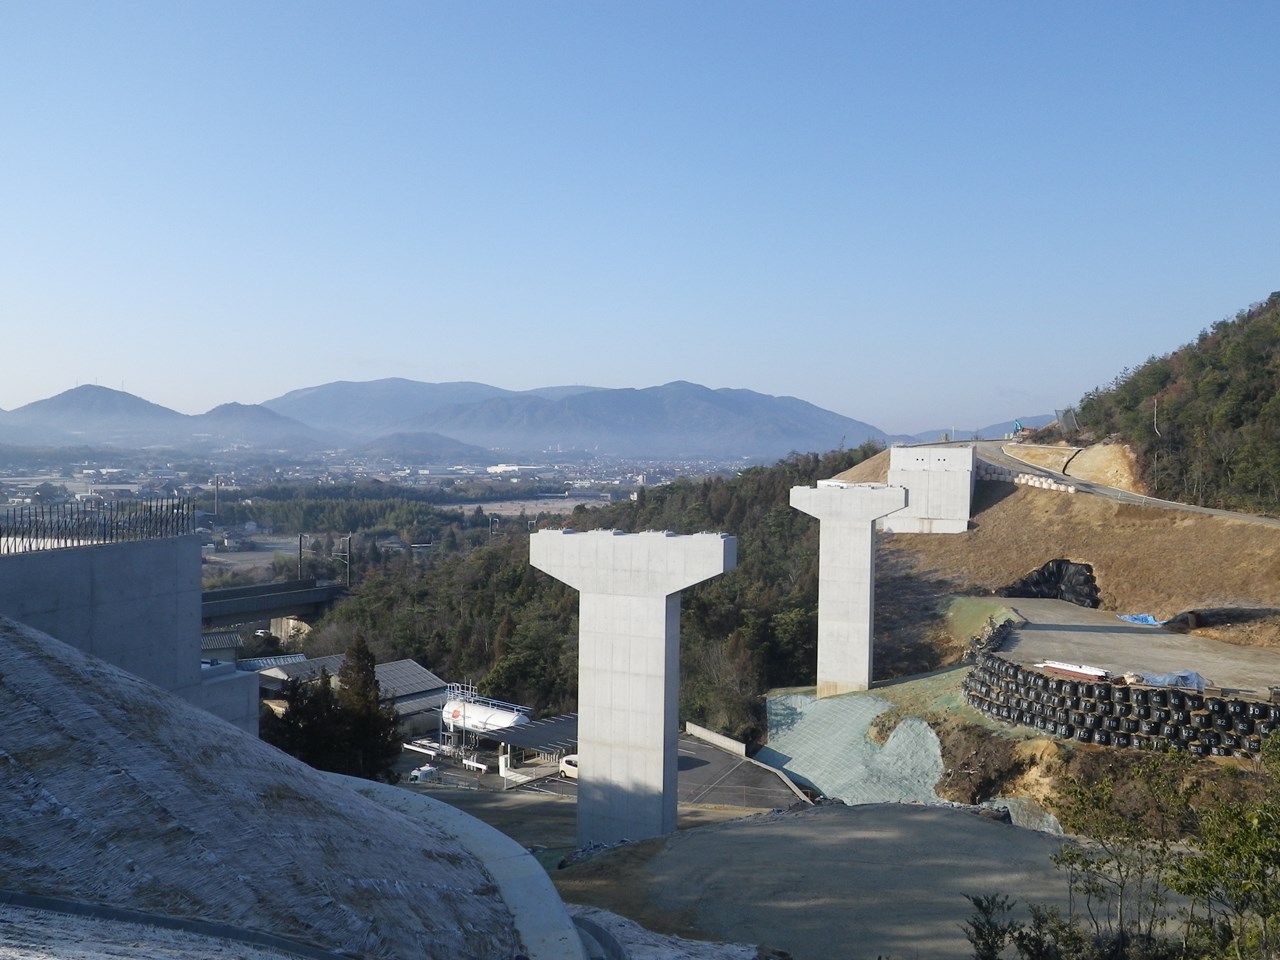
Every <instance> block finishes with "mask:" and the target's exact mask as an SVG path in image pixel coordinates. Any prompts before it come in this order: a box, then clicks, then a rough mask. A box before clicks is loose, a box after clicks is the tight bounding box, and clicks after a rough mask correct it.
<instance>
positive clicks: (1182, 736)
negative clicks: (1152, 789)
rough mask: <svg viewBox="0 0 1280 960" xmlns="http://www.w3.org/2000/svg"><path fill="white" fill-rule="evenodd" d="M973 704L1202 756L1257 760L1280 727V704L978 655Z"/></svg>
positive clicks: (1112, 740) (1096, 737)
mask: <svg viewBox="0 0 1280 960" xmlns="http://www.w3.org/2000/svg"><path fill="white" fill-rule="evenodd" d="M964 691H965V696H966V699H967V700H968V703H969V705H970V706H971V707H973V708H974V709H976V710H981V711H982V712H983V713H987V714H989V715H991V716H993V717H995V718H997V719H1000V720H1004V721H1006V722H1008V723H1014V724H1019V725H1020V726H1024V727H1033V728H1035V729H1037V730H1042V731H1044V732H1045V733H1047V734H1049V735H1051V736H1055V737H1059V738H1061V739H1064V740H1076V741H1078V742H1080V743H1092V744H1097V745H1099V746H1104V747H1121V748H1130V749H1137V750H1185V751H1187V752H1189V753H1191V754H1193V755H1195V756H1201V757H1204V756H1215V757H1241V758H1245V759H1250V758H1255V757H1257V756H1258V754H1259V753H1260V752H1261V750H1262V742H1263V740H1264V739H1265V738H1266V737H1267V736H1269V735H1270V734H1272V733H1274V732H1275V731H1276V730H1277V729H1280V704H1277V703H1269V702H1264V701H1260V700H1251V699H1245V698H1242V697H1229V696H1226V695H1216V694H1214V693H1213V691H1212V688H1210V689H1209V690H1206V692H1205V693H1203V694H1201V693H1196V692H1194V691H1189V690H1181V689H1175V688H1171V687H1146V686H1136V685H1127V684H1122V683H1115V682H1112V681H1108V680H1096V681H1087V680H1076V679H1072V678H1067V677H1062V676H1057V675H1054V674H1051V673H1048V672H1040V671H1037V670H1035V669H1032V668H1029V667H1024V666H1022V665H1020V664H1016V663H1013V662H1011V661H1009V660H1006V659H1004V658H1002V657H999V656H996V655H995V654H983V655H981V656H979V658H978V660H977V662H976V664H975V665H974V667H973V669H971V670H970V671H969V675H968V676H967V677H966V678H965V681H964Z"/></svg>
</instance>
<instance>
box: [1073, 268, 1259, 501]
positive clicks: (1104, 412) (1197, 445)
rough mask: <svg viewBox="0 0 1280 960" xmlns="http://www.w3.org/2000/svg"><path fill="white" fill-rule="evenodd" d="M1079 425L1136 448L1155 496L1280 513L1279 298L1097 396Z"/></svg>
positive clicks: (1087, 401) (1083, 407) (1087, 402)
mask: <svg viewBox="0 0 1280 960" xmlns="http://www.w3.org/2000/svg"><path fill="white" fill-rule="evenodd" d="M1078 419H1079V421H1080V427H1081V429H1082V430H1085V431H1088V432H1091V433H1094V434H1095V435H1098V436H1105V435H1116V436H1119V437H1120V438H1122V439H1123V440H1124V441H1125V442H1127V443H1128V444H1130V445H1131V447H1132V448H1133V450H1134V453H1135V454H1136V455H1137V457H1138V461H1139V464H1140V465H1141V470H1142V474H1143V480H1144V481H1145V482H1146V484H1147V487H1148V489H1149V490H1150V492H1151V493H1152V494H1153V495H1155V496H1158V497H1163V498H1166V499H1171V500H1179V501H1183V502H1187V503H1194V504H1201V505H1206V506H1219V505H1221V506H1224V507H1227V508H1230V509H1238V510H1246V511H1253V512H1260V513H1269V514H1274V513H1276V512H1278V511H1280V293H1273V294H1271V296H1270V297H1268V298H1267V300H1266V301H1265V302H1264V303H1258V304H1254V305H1253V306H1251V307H1249V308H1248V309H1246V310H1242V311H1240V312H1239V313H1238V314H1237V315H1236V316H1235V317H1234V318H1232V319H1229V320H1220V321H1218V322H1217V323H1215V324H1213V326H1211V327H1209V328H1208V329H1207V330H1204V331H1202V332H1201V334H1200V336H1199V338H1197V340H1196V341H1195V343H1191V344H1187V345H1186V346H1184V347H1181V348H1180V349H1178V350H1175V351H1174V352H1173V353H1170V354H1168V355H1166V356H1163V357H1151V358H1150V359H1149V360H1147V362H1146V363H1144V364H1142V366H1140V367H1138V368H1137V369H1135V370H1125V371H1123V372H1122V373H1121V374H1120V375H1119V376H1118V377H1116V379H1115V380H1114V381H1113V382H1112V383H1111V384H1110V386H1108V387H1105V388H1103V387H1099V388H1098V389H1095V390H1093V391H1091V392H1089V393H1088V394H1086V395H1085V397H1084V398H1083V399H1082V400H1081V401H1080V408H1079V412H1078Z"/></svg>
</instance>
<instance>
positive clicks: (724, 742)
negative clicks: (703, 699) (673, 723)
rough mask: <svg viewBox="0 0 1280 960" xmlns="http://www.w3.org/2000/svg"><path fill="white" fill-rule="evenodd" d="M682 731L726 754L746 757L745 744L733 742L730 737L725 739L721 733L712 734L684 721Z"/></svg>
mask: <svg viewBox="0 0 1280 960" xmlns="http://www.w3.org/2000/svg"><path fill="white" fill-rule="evenodd" d="M684 731H685V733H687V734H689V736H691V737H697V738H698V739H699V740H703V741H705V742H707V743H709V744H711V745H712V746H714V747H719V748H720V749H721V750H724V751H725V752H726V753H732V754H734V755H736V756H739V757H745V756H746V755H747V745H746V744H745V743H742V742H741V741H739V740H734V739H733V738H732V737H726V736H725V735H724V734H722V733H714V732H712V731H711V730H708V729H707V728H706V727H700V726H698V725H697V724H696V723H690V722H688V721H687V720H686V721H685V724H684Z"/></svg>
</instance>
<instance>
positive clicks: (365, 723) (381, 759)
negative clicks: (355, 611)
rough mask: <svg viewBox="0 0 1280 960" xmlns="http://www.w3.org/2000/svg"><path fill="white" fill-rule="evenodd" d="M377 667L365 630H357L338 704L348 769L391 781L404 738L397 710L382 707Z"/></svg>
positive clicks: (343, 671) (341, 675) (342, 676)
mask: <svg viewBox="0 0 1280 960" xmlns="http://www.w3.org/2000/svg"><path fill="white" fill-rule="evenodd" d="M375 667H376V664H375V663H374V657H373V651H372V650H370V649H369V644H368V641H366V640H365V636H364V631H357V632H356V636H355V639H354V640H352V641H351V646H350V647H348V648H347V654H346V657H345V659H344V660H343V661H342V669H340V670H339V671H338V704H339V706H340V707H341V709H342V714H343V720H344V723H345V726H346V734H347V736H346V747H347V754H348V756H347V767H348V769H347V770H346V771H344V772H347V773H350V774H351V775H352V776H356V777H364V778H365V779H366V780H386V781H387V782H389V783H391V782H394V781H395V779H396V774H395V772H394V771H393V770H392V764H393V763H394V762H395V759H396V757H397V756H398V755H399V754H400V737H399V732H398V730H397V726H396V714H395V711H394V710H393V709H391V708H390V707H383V706H382V703H381V696H380V691H379V689H378V677H377V673H376V670H375Z"/></svg>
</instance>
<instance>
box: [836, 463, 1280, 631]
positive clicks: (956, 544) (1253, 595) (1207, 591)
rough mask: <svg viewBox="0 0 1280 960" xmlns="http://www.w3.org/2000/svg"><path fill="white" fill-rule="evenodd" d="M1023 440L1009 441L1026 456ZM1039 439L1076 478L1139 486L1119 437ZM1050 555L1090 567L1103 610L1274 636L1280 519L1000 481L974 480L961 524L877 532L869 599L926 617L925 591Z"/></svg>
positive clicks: (998, 581)
mask: <svg viewBox="0 0 1280 960" xmlns="http://www.w3.org/2000/svg"><path fill="white" fill-rule="evenodd" d="M1034 449H1037V448H1031V447H1025V446H1018V445H1015V446H1012V447H1010V451H1011V452H1014V453H1017V455H1018V456H1022V457H1024V458H1026V459H1028V460H1029V461H1030V460H1031V459H1032V457H1031V456H1029V455H1028V454H1029V451H1033V450H1034ZM1039 449H1040V450H1043V451H1049V453H1047V454H1046V459H1049V460H1061V461H1063V462H1066V461H1068V460H1069V461H1070V463H1069V464H1068V472H1069V473H1070V474H1071V475H1073V476H1077V477H1079V478H1080V479H1087V480H1091V481H1093V482H1098V483H1105V484H1107V485H1109V486H1117V487H1120V488H1121V489H1130V490H1133V489H1135V488H1137V487H1138V486H1139V484H1138V482H1137V480H1136V477H1135V474H1134V469H1133V463H1132V455H1131V454H1130V453H1129V452H1128V450H1127V448H1125V447H1123V446H1122V445H1119V444H1099V445H1097V446H1096V447H1090V448H1086V449H1085V450H1082V451H1080V452H1079V453H1076V454H1072V453H1071V449H1072V448H1052V447H1050V448H1039ZM1054 451H1059V452H1054ZM888 463H889V455H888V451H885V452H882V453H880V454H877V455H876V456H875V457H872V458H871V459H869V460H866V461H864V462H863V463H860V464H858V465H857V466H856V467H853V468H852V469H850V470H847V471H845V472H844V473H842V474H840V476H839V477H838V479H841V480H846V481H849V482H854V483H872V482H880V483H883V482H885V480H886V479H887V477H888ZM1046 465H1048V464H1046ZM1058 558H1062V559H1067V560H1072V561H1075V562H1079V563H1088V564H1090V565H1091V566H1092V567H1093V571H1094V575H1095V577H1096V578H1097V581H1098V586H1099V588H1100V591H1101V599H1102V606H1103V608H1104V609H1108V610H1114V611H1116V612H1117V613H1151V614H1154V615H1155V616H1157V617H1158V618H1160V619H1162V620H1163V619H1167V618H1169V617H1172V616H1174V615H1176V614H1179V613H1182V612H1184V611H1188V610H1197V611H1199V612H1200V616H1199V617H1198V618H1197V623H1198V626H1197V627H1196V630H1195V632H1196V633H1198V634H1200V635H1204V636H1209V637H1213V638H1215V639H1221V640H1227V641H1229V642H1236V643H1247V644H1255V643H1256V644H1263V645H1267V646H1273V645H1280V620H1278V619H1277V618H1276V616H1275V615H1274V614H1275V613H1276V611H1277V610H1278V609H1280V527H1275V526H1269V525H1264V524H1257V523H1252V522H1250V521H1249V520H1248V519H1247V518H1239V519H1236V518H1231V517H1222V516H1211V515H1206V514H1197V513H1182V512H1178V511H1176V510H1168V509H1162V508H1157V507H1147V506H1141V505H1138V504H1131V503H1130V504H1122V503H1119V502H1115V501H1111V500H1107V499H1104V498H1101V497H1096V496H1090V495H1087V494H1064V493H1056V492H1053V491H1048V490H1039V489H1035V488H1029V487H1021V486H1015V485H1013V484H1010V483H996V482H986V481H980V482H979V483H978V484H977V487H976V490H975V494H974V506H973V520H972V523H971V529H970V530H969V532H968V533H965V534H956V535H909V534H899V535H896V536H890V537H886V538H885V539H884V540H883V541H882V545H881V552H880V558H879V561H878V563H879V566H878V569H877V597H876V601H877V608H879V605H880V604H881V603H882V602H884V603H887V604H889V605H890V606H892V605H893V604H894V603H895V602H900V600H901V598H904V597H905V598H907V599H908V600H909V601H912V602H917V603H918V604H919V609H918V611H917V614H916V615H917V617H918V618H920V619H921V621H926V620H929V619H931V618H933V617H935V616H936V613H937V612H936V610H935V611H933V612H930V611H929V610H928V609H926V608H927V607H928V605H929V598H930V597H932V598H942V597H945V596H947V595H950V594H957V593H959V594H975V593H976V594H982V593H990V592H991V591H993V590H996V589H998V588H1000V587H1003V586H1007V585H1009V584H1011V583H1013V582H1015V581H1017V580H1019V579H1020V578H1022V577H1023V576H1025V575H1026V574H1027V573H1029V572H1031V571H1032V570H1035V569H1037V568H1038V567H1040V566H1041V565H1042V564H1044V563H1045V562H1047V561H1049V560H1054V559H1058ZM907 619H908V620H909V619H910V616H909V615H907ZM917 626H918V625H917ZM878 627H879V624H878Z"/></svg>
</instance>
